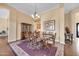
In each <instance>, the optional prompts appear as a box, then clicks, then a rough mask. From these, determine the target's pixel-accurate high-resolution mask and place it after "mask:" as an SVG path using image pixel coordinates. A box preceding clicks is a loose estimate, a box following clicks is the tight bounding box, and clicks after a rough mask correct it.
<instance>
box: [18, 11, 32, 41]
mask: <svg viewBox="0 0 79 59" xmlns="http://www.w3.org/2000/svg"><path fill="white" fill-rule="evenodd" d="M21 23H28V24H32V18H31V17H30V16H28V15H25V14H23V13H20V12H18V11H17V40H20V39H21Z"/></svg>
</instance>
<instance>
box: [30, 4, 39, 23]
mask: <svg viewBox="0 0 79 59" xmlns="http://www.w3.org/2000/svg"><path fill="white" fill-rule="evenodd" d="M32 18H33V19H34V21H35V20H36V19H39V18H40V16H39V15H38V13H37V7H36V5H35V12H34V14H32Z"/></svg>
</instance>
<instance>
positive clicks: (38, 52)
mask: <svg viewBox="0 0 79 59" xmlns="http://www.w3.org/2000/svg"><path fill="white" fill-rule="evenodd" d="M10 46H11V48H12V50H13V51H14V52H15V53H16V55H18V56H63V54H64V45H62V44H59V43H56V44H55V46H54V47H52V48H42V47H41V48H39V47H34V48H32V46H31V47H29V45H28V42H26V41H17V42H13V43H10Z"/></svg>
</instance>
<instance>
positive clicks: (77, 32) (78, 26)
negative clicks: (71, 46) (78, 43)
mask: <svg viewBox="0 0 79 59" xmlns="http://www.w3.org/2000/svg"><path fill="white" fill-rule="evenodd" d="M76 37H78V38H79V23H77V24H76Z"/></svg>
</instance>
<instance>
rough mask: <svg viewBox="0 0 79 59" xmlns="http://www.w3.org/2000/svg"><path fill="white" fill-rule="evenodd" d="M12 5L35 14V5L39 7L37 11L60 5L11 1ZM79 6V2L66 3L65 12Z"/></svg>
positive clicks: (27, 12) (24, 11)
mask: <svg viewBox="0 0 79 59" xmlns="http://www.w3.org/2000/svg"><path fill="white" fill-rule="evenodd" d="M9 5H10V6H12V7H14V8H16V9H18V10H19V11H21V12H23V13H25V14H29V15H31V14H33V13H34V12H35V5H36V7H37V12H38V13H40V12H43V11H47V10H50V9H55V8H56V7H58V6H59V3H9ZM77 7H79V3H65V4H64V10H65V13H68V12H69V11H71V10H73V9H74V8H77Z"/></svg>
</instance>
